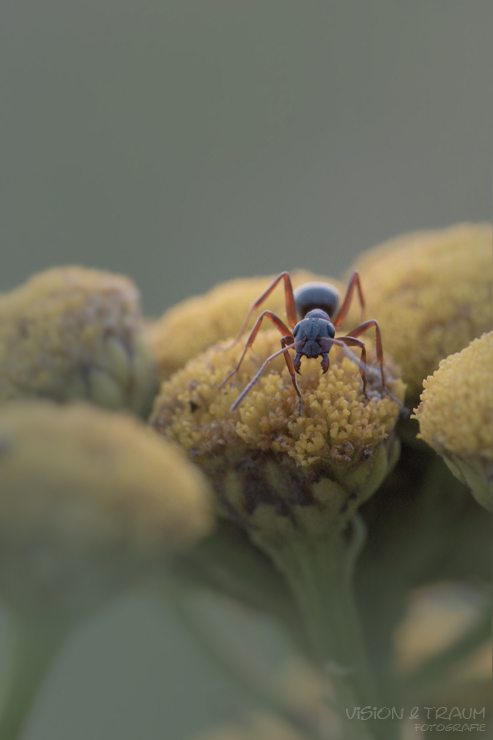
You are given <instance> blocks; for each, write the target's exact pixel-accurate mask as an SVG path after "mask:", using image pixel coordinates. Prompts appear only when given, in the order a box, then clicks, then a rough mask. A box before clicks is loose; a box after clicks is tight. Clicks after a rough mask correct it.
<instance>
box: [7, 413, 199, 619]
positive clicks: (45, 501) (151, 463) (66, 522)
mask: <svg viewBox="0 0 493 740" xmlns="http://www.w3.org/2000/svg"><path fill="white" fill-rule="evenodd" d="M211 527H212V513H211V501H210V498H209V492H208V487H207V485H206V483H205V481H204V479H203V477H202V475H201V474H200V472H199V471H198V470H197V469H196V468H195V467H194V466H192V465H191V464H190V463H189V462H188V461H187V460H186V459H185V457H184V455H183V453H182V451H181V450H180V449H178V448H177V447H176V446H174V445H170V444H166V443H165V442H164V440H162V439H159V437H158V436H157V435H155V434H154V433H153V432H152V430H150V429H149V428H148V427H147V426H146V425H144V424H143V423H141V422H139V421H138V420H137V419H134V418H132V417H130V416H125V415H123V414H118V415H117V414H111V413H108V412H106V411H102V410H100V409H97V408H95V407H93V406H90V405H86V404H83V403H81V402H76V403H72V404H70V405H66V406H58V405H55V404H52V403H50V402H48V401H21V402H18V401H17V402H11V403H7V404H4V405H3V406H2V407H0V598H1V599H2V600H3V602H4V604H6V606H7V607H8V608H9V609H10V610H12V611H13V612H14V613H16V614H21V615H26V614H27V615H30V614H32V613H34V614H37V613H40V614H41V613H45V612H48V613H49V614H52V613H53V614H54V615H55V616H56V618H57V619H62V621H64V620H65V621H71V620H73V619H74V618H76V617H79V616H81V615H84V613H86V612H87V611H90V610H91V609H93V608H94V607H96V606H97V605H99V603H101V602H104V601H105V600H106V599H108V598H109V597H110V596H112V595H113V594H116V593H119V592H120V591H121V590H122V589H124V588H127V587H130V586H132V585H133V584H134V583H136V582H138V581H139V579H140V578H142V576H143V575H146V574H147V573H148V571H149V570H150V569H151V568H153V567H154V565H155V564H157V563H160V562H161V559H162V558H163V557H166V556H167V555H168V554H170V553H172V552H174V551H175V550H180V549H182V548H186V547H187V546H189V545H191V544H192V543H194V542H195V541H196V540H198V539H200V538H201V537H202V536H204V535H205V534H207V533H208V532H209V530H210V529H211Z"/></svg>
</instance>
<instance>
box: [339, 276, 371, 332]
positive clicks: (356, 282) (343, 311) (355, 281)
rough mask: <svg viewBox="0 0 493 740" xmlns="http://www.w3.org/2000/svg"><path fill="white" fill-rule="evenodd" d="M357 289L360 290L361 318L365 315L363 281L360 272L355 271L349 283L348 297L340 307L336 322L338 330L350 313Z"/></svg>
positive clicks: (346, 296)
mask: <svg viewBox="0 0 493 740" xmlns="http://www.w3.org/2000/svg"><path fill="white" fill-rule="evenodd" d="M355 288H357V290H358V297H359V302H360V305H361V318H363V315H364V313H365V299H364V297H363V290H362V288H361V280H360V279H359V272H358V270H354V272H353V273H352V274H351V277H350V278H349V283H348V286H347V289H346V295H345V296H344V300H343V302H342V306H341V307H340V309H339V311H338V313H337V317H336V319H335V321H334V327H335V328H336V329H337V327H338V326H340V325H341V324H342V322H343V321H344V319H345V318H346V316H347V315H348V311H349V308H350V306H351V301H352V300H353V294H354V289H355Z"/></svg>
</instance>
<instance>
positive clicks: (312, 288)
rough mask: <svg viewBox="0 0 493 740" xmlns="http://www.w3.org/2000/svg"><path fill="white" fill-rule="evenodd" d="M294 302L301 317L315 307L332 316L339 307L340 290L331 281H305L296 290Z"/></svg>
mask: <svg viewBox="0 0 493 740" xmlns="http://www.w3.org/2000/svg"><path fill="white" fill-rule="evenodd" d="M294 303H295V306H296V313H297V314H298V316H299V318H300V319H303V318H304V317H305V316H306V314H307V313H308V312H309V311H312V310H313V309H314V308H321V309H322V311H325V313H326V314H328V315H329V317H332V316H335V314H336V313H337V309H338V308H339V291H338V290H337V288H335V287H334V286H333V285H330V284H329V283H305V284H304V285H300V287H299V288H296V290H295V291H294Z"/></svg>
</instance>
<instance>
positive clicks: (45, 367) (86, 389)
mask: <svg viewBox="0 0 493 740" xmlns="http://www.w3.org/2000/svg"><path fill="white" fill-rule="evenodd" d="M154 387H155V370H154V366H153V363H152V360H151V356H150V350H149V348H148V344H147V340H146V338H145V330H144V328H143V325H142V321H141V317H140V308H139V296H138V292H137V289H136V287H135V285H134V284H133V282H132V281H131V280H129V279H127V278H125V277H121V276H119V275H112V274H111V273H105V272H99V271H97V270H87V269H84V268H81V267H65V268H59V269H53V270H48V271H46V272H43V273H40V274H39V275H36V276H35V277H33V278H31V279H30V280H29V281H28V282H27V283H25V284H24V285H22V286H21V287H19V288H17V289H16V290H13V291H12V292H11V293H6V294H4V295H2V296H0V401H5V400H9V399H15V398H26V397H45V398H51V399H54V400H57V401H65V400H67V399H70V398H85V399H88V400H91V401H93V402H94V403H96V404H98V405H100V406H105V407H108V408H112V409H119V408H130V409H132V410H133V411H135V412H137V413H139V414H140V413H144V414H145V413H146V410H147V411H148V409H149V405H150V403H151V400H152V395H153V392H154Z"/></svg>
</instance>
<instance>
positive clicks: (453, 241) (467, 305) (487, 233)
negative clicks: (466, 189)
mask: <svg viewBox="0 0 493 740" xmlns="http://www.w3.org/2000/svg"><path fill="white" fill-rule="evenodd" d="M491 254H492V230H491V226H490V225H488V224H479V225H474V224H461V225H458V226H453V227H451V228H448V229H442V230H436V231H428V232H416V233H411V234H405V235H404V236H400V237H398V238H396V239H393V240H391V241H389V242H386V243H385V244H383V245H381V246H380V247H377V248H375V249H373V250H370V251H369V252H367V253H365V254H364V255H363V256H362V257H360V258H359V259H358V260H357V261H356V263H355V267H356V268H357V269H358V270H359V271H360V275H361V280H362V284H363V289H364V291H365V296H366V300H367V315H368V316H369V317H371V318H375V319H377V320H378V322H379V323H380V327H381V329H382V336H383V340H384V347H385V349H386V351H387V352H388V353H389V354H390V355H391V357H392V358H393V359H394V360H395V361H396V362H397V363H399V365H400V366H401V367H402V373H403V380H404V381H405V382H406V383H407V384H408V396H409V398H411V399H414V398H417V396H418V394H419V392H420V391H421V386H422V382H423V379H424V378H426V376H427V375H429V374H431V373H432V372H434V370H436V368H437V367H438V363H439V362H440V360H441V359H443V358H445V357H447V356H448V355H450V354H452V353H453V352H458V351H460V350H461V349H463V348H464V347H466V346H467V345H468V344H469V342H470V341H471V340H472V339H475V338H476V337H479V336H481V334H483V332H486V331H490V330H491V328H492V311H491V299H492V298H491V296H492V285H493V271H492V264H491Z"/></svg>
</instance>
